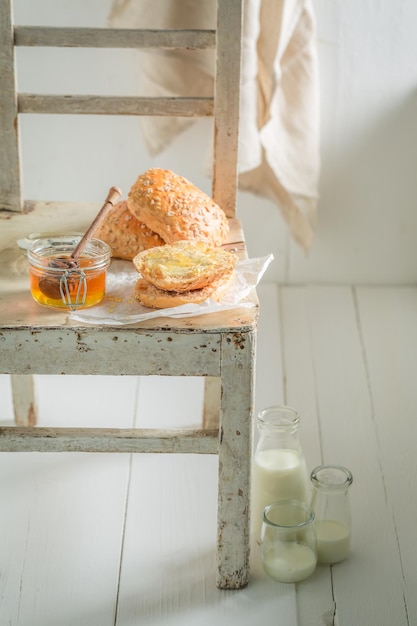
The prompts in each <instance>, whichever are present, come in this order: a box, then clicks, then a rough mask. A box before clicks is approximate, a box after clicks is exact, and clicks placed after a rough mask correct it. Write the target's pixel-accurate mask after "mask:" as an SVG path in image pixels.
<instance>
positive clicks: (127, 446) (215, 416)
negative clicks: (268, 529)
mask: <svg viewBox="0 0 417 626" xmlns="http://www.w3.org/2000/svg"><path fill="white" fill-rule="evenodd" d="M0 7H1V13H0V20H1V22H0V52H1V54H0V59H1V60H2V62H3V66H2V67H1V72H0V101H1V108H0V129H1V137H2V141H1V143H0V233H1V234H0V267H1V270H0V373H2V374H11V375H12V387H13V397H14V402H15V411H16V422H17V425H16V426H10V427H2V428H0V451H45V452H47V451H63V452H65V451H84V452H125V453H133V452H176V453H193V454H195V453H201V454H206V453H209V454H218V455H219V483H218V484H219V487H218V491H219V499H218V545H217V556H218V558H217V579H216V581H217V585H218V587H220V588H227V589H237V588H241V587H244V586H245V585H246V584H247V582H248V577H249V508H250V507H249V504H250V501H249V491H250V460H251V430H252V424H251V421H252V420H251V418H252V412H253V404H254V402H253V393H254V374H255V367H254V365H255V340H256V325H257V316H258V307H257V300H256V294H254V295H253V303H254V306H253V307H252V308H243V307H241V308H237V309H235V310H231V311H227V312H223V313H216V314H214V313H213V314H208V315H204V316H199V317H194V318H187V319H169V320H168V319H167V318H165V319H164V318H159V319H156V320H151V321H146V322H142V323H139V324H136V325H135V326H129V327H120V326H119V327H117V326H114V327H108V326H106V327H95V326H94V327H93V326H88V325H82V324H80V323H74V322H71V321H69V320H68V317H67V316H66V315H65V314H64V313H61V312H55V311H54V310H48V309H44V308H42V307H40V306H38V305H37V304H36V303H35V302H33V300H32V298H31V295H30V293H29V288H28V279H27V278H26V276H21V275H20V274H19V272H17V273H16V272H15V271H14V270H15V268H16V263H19V262H21V261H22V259H21V254H22V252H21V251H19V249H18V247H17V245H16V240H17V239H19V238H20V237H24V236H26V235H27V234H28V233H30V232H40V231H42V230H48V231H50V230H51V229H52V230H55V231H59V230H61V229H62V230H65V229H67V228H76V227H78V230H81V229H84V228H85V226H86V225H87V224H88V223H89V221H90V220H91V218H92V217H93V216H94V214H95V213H96V211H97V209H98V205H94V206H93V205H92V204H91V203H90V204H88V203H62V202H61V203H54V211H53V214H52V216H51V210H50V205H49V206H48V204H47V203H46V202H28V201H24V200H23V199H22V197H21V181H20V158H19V118H20V115H21V114H24V113H83V114H100V113H107V114H129V115H132V114H135V115H136V114H137V115H141V114H146V115H149V114H157V115H161V114H168V115H173V114H177V115H179V116H206V115H214V127H215V132H214V165H213V167H214V173H213V192H212V194H213V198H214V199H215V201H216V202H217V203H218V204H219V205H220V206H222V207H223V209H224V210H225V212H226V214H227V216H228V218H229V219H230V226H231V238H230V246H231V247H233V248H234V249H237V250H238V252H239V254H240V256H241V257H242V258H244V257H245V255H246V250H245V244H244V238H243V234H242V231H241V227H240V224H239V222H238V220H237V219H236V218H235V205H236V180H237V175H236V161H237V134H238V133H237V129H238V117H239V116H238V112H239V111H238V109H239V74H240V46H241V24H242V0H218V27H217V29H216V31H159V32H155V31H137V30H117V29H110V30H109V29H91V28H73V29H67V28H46V27H24V26H19V27H17V26H16V27H15V26H14V25H13V23H12V9H11V0H1V3H0ZM231 34H233V36H231ZM15 46H55V47H59V46H83V47H86V46H87V47H110V48H120V47H164V48H181V47H195V48H216V51H217V53H216V58H217V69H216V90H215V97H214V98H204V99H198V98H180V99H178V100H176V101H171V100H166V99H145V98H132V97H117V98H116V97H94V98H93V97H91V96H76V95H72V96H55V95H47V96H46V95H43V96H41V95H36V94H23V93H16V87H15V83H16V75H15V63H14V58H15ZM111 182H112V183H113V182H114V181H111ZM116 184H117V181H116ZM49 200H53V198H49ZM58 372H59V373H62V374H78V375H84V374H97V375H102V374H107V375H123V374H130V375H137V376H146V375H160V376H176V375H186V376H204V377H206V378H205V380H206V397H205V407H204V416H203V425H202V428H201V429H194V430H190V429H174V430H169V431H167V430H164V431H161V430H158V429H154V430H149V429H147V430H143V429H142V430H140V429H132V430H120V429H108V428H103V429H91V428H65V427H62V428H53V429H52V428H46V427H35V424H36V407H35V404H34V393H33V379H32V375H34V374H36V375H41V374H56V373H58Z"/></svg>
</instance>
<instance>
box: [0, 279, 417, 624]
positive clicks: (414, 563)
mask: <svg viewBox="0 0 417 626" xmlns="http://www.w3.org/2000/svg"><path fill="white" fill-rule="evenodd" d="M259 296H260V300H261V321H260V330H259V342H258V369H257V396H256V410H257V411H258V410H260V409H261V408H263V407H265V406H267V405H269V404H274V403H288V404H291V405H293V406H294V407H296V408H297V409H298V410H299V411H300V413H301V416H302V423H301V439H302V443H303V447H304V451H305V454H306V458H307V463H308V465H309V468H310V469H312V468H313V467H314V466H315V465H316V464H318V463H321V462H326V463H341V464H344V465H346V466H348V467H349V468H350V469H351V470H352V472H353V476H354V484H353V486H352V489H351V494H350V495H351V507H352V519H353V552H352V555H351V557H350V559H349V560H348V561H345V562H344V563H341V564H339V565H337V566H334V567H333V568H330V567H320V568H318V569H317V570H316V572H315V573H314V574H313V576H312V577H311V578H310V579H308V580H307V581H305V582H303V583H301V584H298V585H286V584H280V583H275V582H272V581H270V580H268V579H266V578H265V576H264V575H263V574H262V572H261V571H260V569H259V564H258V562H257V558H256V557H257V555H256V551H254V552H253V557H252V560H253V574H252V579H251V583H250V585H249V586H248V587H247V588H246V589H244V590H242V591H237V592H236V591H235V592H225V591H219V590H217V589H216V588H215V584H214V568H215V537H216V487H217V485H216V482H217V458H216V457H209V456H199V457H194V456H181V455H179V456H169V455H166V456H158V455H147V456H143V455H137V456H135V457H132V456H129V455H119V456H117V455H113V456H111V455H106V454H105V455H91V454H90V455H87V454H76V453H73V454H71V453H65V454H50V453H49V454H43V455H41V454H36V453H31V454H26V455H25V454H22V453H9V454H4V453H3V454H2V455H0V625H1V626H115V625H116V626H133V625H135V626H136V625H138V624H140V625H142V624H143V625H149V626H177V625H180V624H181V626H183V625H184V624H192V625H193V626H194V625H195V626H206V625H207V626H208V625H210V626H212V625H213V624H216V625H219V626H223V625H227V626H229V625H230V626H233V624H239V626H252V625H255V624H263V623H268V624H279V626H281V625H282V626H323V625H324V626H330V625H335V626H406V625H407V626H409V625H413V626H414V625H417V593H416V591H417V532H416V519H417V419H416V417H417V288H416V287H396V288H382V287H374V288H373V287H370V288H366V287H358V288H351V287H349V286H340V287H327V286H317V287H314V286H310V287H303V286H300V287H278V286H276V285H273V284H267V283H264V284H262V285H261V287H260V288H259ZM37 380H38V386H39V407H40V412H41V422H42V424H44V425H46V424H51V425H52V424H58V423H59V424H61V425H70V424H75V423H77V424H79V423H82V424H86V425H103V424H106V425H115V426H118V425H120V426H131V425H133V424H134V423H140V424H141V425H143V426H145V425H155V424H156V423H160V424H162V423H165V424H168V423H169V424H173V423H178V424H192V423H195V422H196V421H197V416H198V414H199V411H200V404H201V393H202V381H201V380H196V379H195V380H193V379H191V380H190V379H159V378H148V379H136V378H130V377H127V378H120V379H114V378H108V379H105V378H96V377H89V378H73V377H68V378H65V377H38V379H37ZM0 399H1V400H0V402H1V404H0V414H1V415H0V424H10V423H11V419H12V407H11V398H10V387H9V380H8V377H7V376H0Z"/></svg>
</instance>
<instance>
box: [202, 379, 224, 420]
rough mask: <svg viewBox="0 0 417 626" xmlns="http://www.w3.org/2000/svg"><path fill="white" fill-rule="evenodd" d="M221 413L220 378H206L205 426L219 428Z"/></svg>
mask: <svg viewBox="0 0 417 626" xmlns="http://www.w3.org/2000/svg"><path fill="white" fill-rule="evenodd" d="M219 414H220V378H216V377H213V376H207V377H206V378H205V379H204V405H203V428H209V429H212V428H218V427H219Z"/></svg>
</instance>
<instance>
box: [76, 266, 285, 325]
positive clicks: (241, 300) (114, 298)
mask: <svg viewBox="0 0 417 626" xmlns="http://www.w3.org/2000/svg"><path fill="white" fill-rule="evenodd" d="M273 258H274V257H273V255H272V254H270V255H268V256H265V257H259V258H255V259H244V260H242V261H238V263H237V265H236V269H235V280H234V282H233V284H232V285H231V287H230V289H229V291H228V292H227V293H226V294H225V296H224V297H223V299H222V300H221V302H216V301H215V300H212V299H211V298H209V299H208V300H206V301H205V302H202V303H201V304H183V305H181V306H176V307H172V308H169V309H150V308H148V307H145V306H143V305H141V304H140V303H139V302H138V301H137V300H136V299H135V297H134V288H135V283H136V281H137V280H138V278H139V274H138V272H137V271H136V269H135V268H134V266H133V264H132V263H131V262H130V261H119V260H113V262H112V264H111V266H110V268H109V270H108V272H107V282H106V295H105V296H104V299H103V300H102V301H101V302H100V304H98V305H96V306H94V307H91V308H90V309H82V310H80V311H73V312H72V313H70V315H69V318H70V319H71V320H73V321H77V322H83V323H87V324H95V325H102V326H123V325H126V324H135V323H137V322H142V321H144V320H147V319H151V318H155V317H193V316H197V315H203V314H205V313H213V312H218V311H226V310H228V309H234V308H236V307H237V306H239V307H242V306H243V307H251V306H253V303H252V302H251V301H246V302H245V298H247V296H248V295H249V294H250V292H251V291H252V289H254V288H255V287H256V285H257V284H258V283H259V281H260V280H261V278H262V276H263V274H264V272H265V270H266V269H267V267H268V265H269V264H270V263H271V261H272V260H273Z"/></svg>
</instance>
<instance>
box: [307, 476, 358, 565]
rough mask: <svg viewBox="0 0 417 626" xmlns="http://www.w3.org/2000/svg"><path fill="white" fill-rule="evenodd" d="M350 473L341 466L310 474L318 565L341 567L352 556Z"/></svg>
mask: <svg viewBox="0 0 417 626" xmlns="http://www.w3.org/2000/svg"><path fill="white" fill-rule="evenodd" d="M352 480H353V478H352V474H351V472H350V470H348V469H347V468H346V467H342V466H341V465H319V466H318V467H316V468H315V469H313V471H312V472H311V482H312V484H313V497H312V502H311V506H312V508H313V510H314V513H315V518H316V521H315V527H316V535H317V555H318V563H320V564H322V565H327V564H333V563H339V562H340V561H343V560H344V559H345V558H346V557H347V556H348V554H349V552H350V536H351V517H350V505H349V487H350V486H351V484H352Z"/></svg>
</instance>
